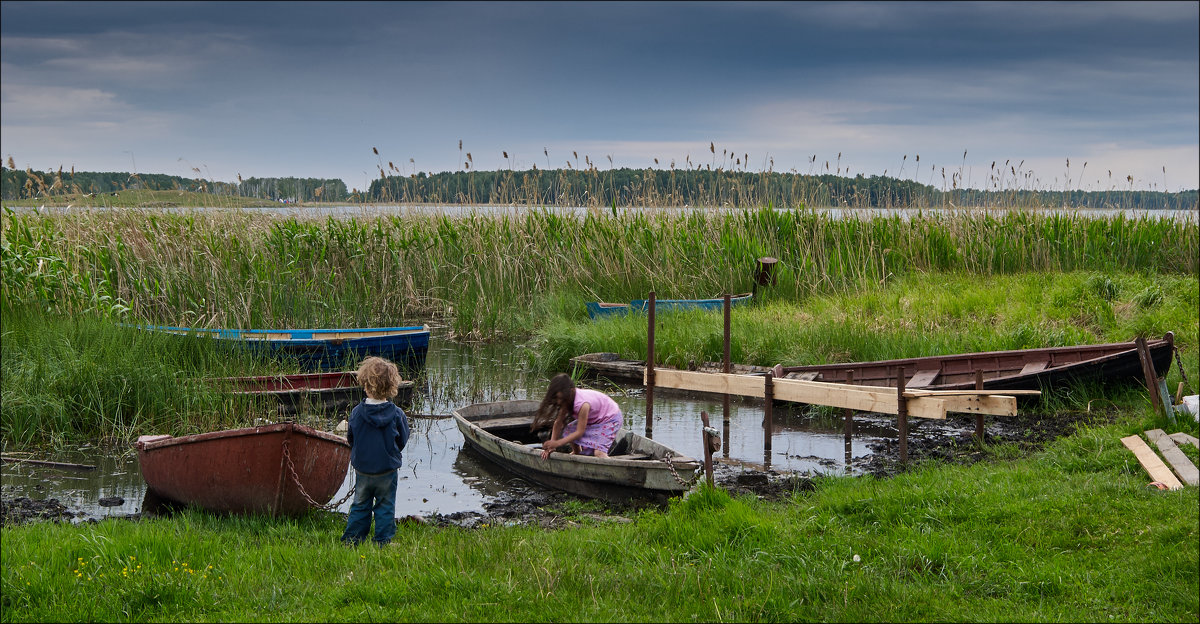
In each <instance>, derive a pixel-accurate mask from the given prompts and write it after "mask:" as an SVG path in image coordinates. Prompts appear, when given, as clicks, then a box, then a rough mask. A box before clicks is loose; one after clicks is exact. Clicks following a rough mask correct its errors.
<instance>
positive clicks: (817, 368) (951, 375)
mask: <svg viewBox="0 0 1200 624" xmlns="http://www.w3.org/2000/svg"><path fill="white" fill-rule="evenodd" d="M1146 346H1147V347H1148V349H1149V352H1150V359H1151V360H1152V361H1153V366H1154V371H1155V374H1156V375H1158V376H1159V377H1162V376H1165V375H1166V373H1167V371H1168V370H1169V369H1170V366H1171V356H1172V354H1174V352H1175V335H1174V333H1172V332H1167V333H1166V335H1165V336H1163V337H1162V338H1161V339H1156V340H1147V341H1146ZM571 362H572V363H573V364H574V365H575V366H577V367H579V368H580V369H582V370H584V371H586V372H589V373H591V374H594V375H599V376H605V377H608V378H610V379H614V380H623V381H630V382H634V383H641V382H642V381H643V377H644V375H645V369H646V366H645V362H644V361H641V360H624V359H621V358H620V357H619V356H618V355H617V354H615V353H588V354H585V355H581V356H577V357H574V358H571ZM690 368H691V369H692V370H698V371H702V372H721V365H720V364H716V363H712V362H707V363H704V364H702V365H699V366H694V367H690ZM901 368H903V369H904V375H905V382H904V387H905V388H909V389H924V390H970V389H973V388H975V376H976V371H980V372H981V373H982V376H983V389H984V390H1049V389H1053V388H1055V387H1058V386H1062V385H1064V384H1067V383H1072V382H1100V383H1127V382H1138V381H1143V380H1144V379H1145V376H1144V374H1143V371H1142V363H1141V358H1140V357H1139V355H1138V350H1137V344H1136V343H1135V342H1134V341H1130V342H1116V343H1107V344H1094V345H1074V346H1065V347H1045V348H1038V349H1016V350H1010V351H988V352H980V353H964V354H956V355H935V356H927V357H916V358H903V359H896V360H880V361H875V362H847V363H840V364H816V365H806V366H782V365H780V366H775V367H767V366H750V365H744V364H735V365H733V367H732V371H731V372H733V373H735V374H742V375H763V374H766V373H767V372H768V371H770V372H772V373H773V374H774V375H775V376H776V377H780V378H787V379H801V380H806V381H823V382H831V383H846V382H847V381H848V380H849V375H850V373H851V372H853V375H854V384H856V385H860V386H883V387H895V386H896V378H897V373H898V371H899V370H900V369H901Z"/></svg>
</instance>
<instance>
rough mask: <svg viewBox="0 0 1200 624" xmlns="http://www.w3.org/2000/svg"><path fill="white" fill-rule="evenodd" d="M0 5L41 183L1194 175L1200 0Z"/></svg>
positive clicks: (1141, 183)
mask: <svg viewBox="0 0 1200 624" xmlns="http://www.w3.org/2000/svg"><path fill="white" fill-rule="evenodd" d="M0 17H2V20H0V48H2V58H0V66H2V71H0V86H2V91H0V100H2V108H0V113H2V119H0V130H2V133H0V144H2V145H0V154H2V156H3V159H4V161H5V163H7V161H8V158H9V157H10V156H11V157H12V158H13V160H14V161H15V163H16V165H17V167H18V168H21V169H24V168H26V167H32V168H34V169H36V170H46V169H58V168H59V167H60V166H62V167H63V168H64V169H70V168H72V167H74V168H75V169H76V170H79V171H128V170H130V169H136V171H137V172H140V173H166V174H172V175H181V176H186V177H196V176H197V173H196V170H199V171H200V174H199V175H200V177H204V178H207V179H215V180H224V181H233V180H236V178H237V176H238V175H239V174H240V175H241V176H243V177H246V178H248V177H252V176H256V177H268V176H298V177H322V178H341V179H342V180H344V181H345V182H346V184H347V185H348V186H349V187H351V188H360V189H362V188H365V187H366V186H367V184H369V181H370V180H371V179H374V178H376V177H378V176H379V169H380V167H381V166H382V167H383V168H385V169H390V167H389V163H392V164H394V166H395V167H396V168H397V169H399V170H401V172H402V173H404V174H410V173H413V172H416V171H425V172H438V171H453V170H460V169H462V168H463V167H464V164H463V163H464V161H466V154H467V153H470V154H471V156H472V164H471V167H472V168H473V169H477V170H491V169H507V168H510V167H511V168H514V169H528V168H530V167H531V166H532V165H534V164H536V165H537V166H538V167H539V168H559V167H565V166H566V163H567V162H568V161H570V163H571V165H572V166H575V167H578V168H584V167H587V164H586V163H585V162H584V160H585V157H586V158H587V159H588V160H590V161H592V162H593V163H595V164H596V166H598V167H599V168H600V169H607V168H608V167H609V166H610V160H609V159H610V158H611V166H613V167H634V168H642V167H647V166H651V167H653V166H656V165H655V164H654V159H655V158H657V159H658V165H657V167H659V168H667V167H669V166H670V165H671V163H672V162H674V164H675V166H676V167H677V168H683V167H687V166H689V163H690V166H691V167H693V168H694V167H695V166H696V165H698V164H700V165H708V166H712V167H714V168H715V167H717V166H725V167H726V168H743V167H744V168H746V169H748V170H750V171H755V172H758V171H764V170H767V169H773V170H774V171H791V170H796V171H797V172H800V173H810V172H811V173H817V172H818V171H819V172H821V173H824V172H825V167H826V163H828V167H829V172H830V173H835V172H837V173H842V174H845V173H847V172H849V174H850V175H857V174H860V173H861V174H863V175H866V176H870V175H883V174H884V173H885V172H886V174H887V175H889V176H898V177H904V178H915V179H916V180H918V181H920V182H922V183H927V184H932V185H934V186H935V187H938V188H941V186H942V169H943V168H944V169H945V172H946V174H945V175H946V179H947V181H949V179H950V177H951V174H952V173H954V172H958V171H959V170H960V169H961V170H962V171H963V175H964V177H965V178H966V179H967V181H968V182H969V183H970V186H974V187H982V186H985V185H987V184H989V182H988V180H989V170H990V169H991V165H992V162H993V161H995V162H996V166H997V167H998V168H999V167H1002V166H1003V165H1002V163H1004V162H1008V163H1009V167H1010V168H1014V169H1016V168H1018V164H1019V163H1022V161H1023V164H1021V165H1020V166H1019V170H1018V172H1017V176H1018V178H1019V179H1020V182H1019V183H1014V182H1013V175H1012V173H1011V172H1010V174H1009V176H1008V177H1007V178H1006V180H1007V181H1006V182H1005V184H1008V185H1010V186H1011V185H1014V184H1026V185H1032V186H1036V187H1038V188H1044V189H1058V190H1061V189H1062V188H1063V187H1064V186H1065V185H1067V184H1068V181H1069V183H1070V186H1071V187H1073V188H1085V189H1090V190H1104V189H1108V188H1121V189H1124V188H1130V184H1129V182H1128V180H1127V177H1128V176H1132V177H1133V178H1134V182H1133V185H1132V186H1133V188H1143V189H1156V190H1164V189H1165V190H1169V191H1178V190H1181V189H1195V188H1197V187H1200V114H1198V111H1200V4H1198V3H1197V2H1169V3H1143V2H1135V3H1110V2H1098V3H1074V2H1071V3H1052V2H1037V3H1004V2H986V3H942V2H934V3H896V2H885V3H857V2H847V3H843V2H836V3H823V2H803V3H772V2H731V3H690V2H666V3H640V2H639V3H614V2H600V3H552V2H532V3H522V2H514V3H504V2H496V3H491V2H489V3H478V4H477V3H410V2H405V3H352V2H336V3H324V2H313V3H301V2H279V3H275V2H269V3H252V2H236V3H220V2H161V3H159V2H129V3H124V2H15V1H10V0H5V1H4V2H3V3H0ZM460 140H461V141H462V149H461V151H460V149H459V141H460ZM710 143H712V144H713V146H714V147H715V152H716V153H715V155H714V154H713V153H711V152H710V151H709V145H710ZM373 148H375V149H378V151H379V156H376V155H375V154H374V153H373V151H372V150H373ZM964 151H965V152H966V156H965V158H964V155H963V153H964ZM504 152H507V153H508V158H505V157H504V156H503V154H504ZM723 152H727V153H730V154H736V158H737V159H742V158H743V156H744V155H745V154H749V157H748V158H746V159H745V160H746V161H747V162H745V163H743V164H741V165H738V164H737V163H736V161H735V160H734V159H733V158H727V159H723V158H722V153H723ZM575 154H577V156H576V155H575ZM839 154H840V155H841V156H840V160H839V158H838V155H839ZM918 156H919V162H918V160H917V157H918ZM1068 160H1069V166H1068ZM1084 163H1086V166H1085V164H1084ZM747 164H748V166H747ZM1164 169H1165V172H1164ZM1027 176H1028V177H1027ZM947 183H948V182H947Z"/></svg>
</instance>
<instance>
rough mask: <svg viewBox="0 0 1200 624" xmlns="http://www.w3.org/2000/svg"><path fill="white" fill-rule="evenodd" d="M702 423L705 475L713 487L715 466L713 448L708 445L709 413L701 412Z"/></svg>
mask: <svg viewBox="0 0 1200 624" xmlns="http://www.w3.org/2000/svg"><path fill="white" fill-rule="evenodd" d="M700 421H701V422H703V423H704V428H703V429H701V430H700V443H701V444H703V445H704V475H705V476H706V477H707V478H708V485H709V487H712V485H713V464H712V447H711V446H709V444H708V412H704V411H702V412H700Z"/></svg>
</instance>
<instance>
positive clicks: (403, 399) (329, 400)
mask: <svg viewBox="0 0 1200 624" xmlns="http://www.w3.org/2000/svg"><path fill="white" fill-rule="evenodd" d="M209 382H210V383H212V384H214V385H217V386H218V387H222V388H226V389H228V390H229V391H230V392H232V393H234V394H236V395H240V396H251V397H269V398H272V399H275V400H276V401H278V402H279V410H280V412H282V413H284V414H293V413H296V412H299V411H304V410H305V409H312V410H316V411H323V412H343V411H347V410H349V409H350V408H353V407H354V406H355V405H357V404H358V403H359V402H360V401H362V400H363V399H364V398H366V393H365V392H364V391H363V388H362V384H360V383H359V382H358V376H357V375H356V374H355V372H354V371H342V372H335V373H300V374H296V375H262V376H254V377H219V378H214V379H210V380H209ZM412 396H413V382H412V381H402V382H400V392H399V393H397V394H396V397H395V398H393V399H392V401H393V402H394V403H395V404H396V405H399V406H400V408H401V409H403V410H406V411H407V410H408V409H409V408H410V407H411V406H412Z"/></svg>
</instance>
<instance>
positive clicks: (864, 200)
mask: <svg viewBox="0 0 1200 624" xmlns="http://www.w3.org/2000/svg"><path fill="white" fill-rule="evenodd" d="M2 182H3V188H2V197H3V198H4V199H24V198H29V197H37V196H39V195H41V196H45V195H62V194H67V193H83V194H88V193H113V192H116V191H121V190H125V189H151V190H171V189H179V190H187V191H195V192H206V193H213V194H216V195H236V196H240V197H251V198H257V199H265V200H272V201H298V202H314V201H325V202H380V203H392V202H398V203H434V204H499V205H511V204H517V205H528V206H613V205H615V206H621V207H634V206H661V207H677V206H698V207H720V206H742V207H757V206H775V207H796V206H812V207H829V206H833V207H845V208H950V207H971V206H986V207H994V208H1035V207H1069V208H1122V209H1149V210H1157V209H1174V210H1195V209H1197V206H1198V200H1197V197H1198V193H1197V191H1196V190H1190V191H1181V192H1178V193H1167V192H1162V191H1134V190H1119V189H1116V188H1111V189H1109V190H1102V191H1090V190H1089V191H1081V190H1076V191H1054V190H1045V189H1037V188H1029V187H1018V186H1017V185H1015V184H1011V185H1009V187H1008V188H1006V185H1007V184H1008V182H1006V181H1005V180H1001V179H998V178H993V179H992V180H991V182H992V189H991V190H976V189H961V188H950V189H937V188H935V187H933V186H930V185H928V184H921V183H919V182H916V181H914V180H905V179H900V178H892V177H887V176H870V177H865V176H863V175H862V174H859V175H857V176H855V177H846V176H838V175H831V174H824V175H806V174H800V173H776V172H760V173H752V172H749V171H726V170H715V171H710V170H661V169H628V168H622V169H610V170H608V171H601V170H599V169H596V168H594V167H593V168H589V169H585V170H577V169H551V170H540V169H530V170H527V171H513V170H505V171H457V172H444V173H435V174H426V173H425V172H420V173H416V174H413V175H409V176H398V175H391V176H386V175H381V176H380V177H379V178H378V179H376V180H374V181H372V182H371V185H370V187H369V188H368V189H367V190H366V191H365V192H359V191H358V190H357V189H355V190H354V191H348V190H347V188H346V184H345V183H344V182H342V181H341V180H338V179H319V178H249V179H245V180H242V179H240V178H239V180H238V182H220V181H213V180H205V179H203V178H184V177H181V176H172V175H165V174H154V173H140V174H130V173H126V172H105V173H95V172H63V171H61V170H60V171H47V172H44V173H43V172H36V171H29V170H26V171H20V170H14V169H11V168H8V167H5V168H3V180H2Z"/></svg>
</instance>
